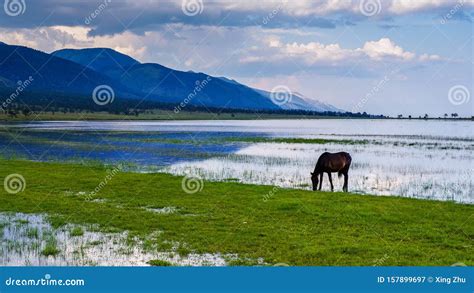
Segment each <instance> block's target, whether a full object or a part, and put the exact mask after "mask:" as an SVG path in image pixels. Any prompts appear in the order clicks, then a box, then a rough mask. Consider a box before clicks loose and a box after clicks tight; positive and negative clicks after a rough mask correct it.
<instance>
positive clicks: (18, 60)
mask: <svg viewBox="0 0 474 293" xmlns="http://www.w3.org/2000/svg"><path fill="white" fill-rule="evenodd" d="M30 76H31V77H32V78H33V80H34V81H33V82H32V83H31V85H29V86H28V88H27V90H29V91H40V92H51V93H73V94H86V95H87V96H88V97H90V96H91V93H92V91H93V90H94V88H95V87H96V86H98V85H101V84H108V85H109V86H111V87H113V88H114V89H116V91H117V92H118V93H121V94H122V95H124V96H125V97H129V96H133V94H131V93H130V90H129V89H127V88H126V87H124V86H123V85H121V84H120V83H117V82H115V81H114V80H113V79H111V78H109V77H107V76H105V75H103V74H100V73H98V72H97V71H95V70H92V69H89V68H86V67H84V66H82V65H80V64H77V63H75V62H72V61H69V60H66V59H63V58H59V57H55V56H53V55H50V54H46V53H44V52H41V51H37V50H33V49H30V48H27V47H22V46H10V45H6V44H5V43H1V44H0V80H1V81H2V82H1V83H0V86H2V84H3V87H13V88H16V87H17V84H18V82H19V81H24V80H27V79H28V78H29V77H30Z"/></svg>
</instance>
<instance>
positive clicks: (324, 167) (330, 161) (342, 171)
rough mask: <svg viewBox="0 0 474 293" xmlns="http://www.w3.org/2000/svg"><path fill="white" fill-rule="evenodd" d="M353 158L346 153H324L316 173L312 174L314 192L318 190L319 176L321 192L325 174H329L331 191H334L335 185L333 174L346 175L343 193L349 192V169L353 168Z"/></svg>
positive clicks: (317, 165) (319, 160) (317, 164)
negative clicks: (333, 183)
mask: <svg viewBox="0 0 474 293" xmlns="http://www.w3.org/2000/svg"><path fill="white" fill-rule="evenodd" d="M351 162H352V158H351V155H349V154H348V153H345V152H340V153H334V154H332V153H328V152H326V153H323V154H322V155H321V156H320V157H319V159H318V162H317V163H316V167H315V168H314V172H312V173H311V181H313V190H314V191H316V190H317V189H318V175H319V181H320V182H319V190H321V187H322V185H323V173H328V176H329V183H331V191H334V185H332V177H331V173H333V172H337V174H338V176H339V177H341V176H342V175H344V187H343V188H342V190H343V191H345V192H347V184H348V181H349V175H348V172H349V168H350V167H351Z"/></svg>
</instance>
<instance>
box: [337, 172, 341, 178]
mask: <svg viewBox="0 0 474 293" xmlns="http://www.w3.org/2000/svg"><path fill="white" fill-rule="evenodd" d="M341 176H342V171H341V170H339V171H338V172H337V177H339V178H341Z"/></svg>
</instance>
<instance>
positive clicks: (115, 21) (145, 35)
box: [0, 0, 474, 116]
mask: <svg viewBox="0 0 474 293" xmlns="http://www.w3.org/2000/svg"><path fill="white" fill-rule="evenodd" d="M3 1H4V7H3V8H4V9H3V10H2V11H0V41H3V42H5V43H8V44H16V45H25V46H28V47H32V48H35V49H39V50H42V51H46V52H52V51H54V50H57V49H62V48H85V47H109V48H113V49H115V50H117V51H120V52H122V53H125V54H128V55H131V56H133V57H134V58H136V59H138V60H139V61H142V62H154V63H160V64H162V65H165V66H168V67H171V68H175V69H179V70H185V71H187V70H192V71H196V72H198V71H200V72H205V73H208V74H211V75H217V76H226V77H230V78H233V79H236V80H237V81H239V82H242V83H246V84H248V85H251V86H255V87H258V88H261V89H266V90H271V89H272V88H274V87H276V86H279V85H284V86H287V87H289V88H290V89H291V90H292V91H294V92H299V93H301V94H304V95H305V96H307V97H310V98H315V99H319V100H321V101H324V102H328V103H331V104H333V105H334V106H336V107H339V108H342V109H346V110H349V111H355V112H363V111H366V112H369V113H377V114H378V113H382V114H388V115H397V114H404V115H408V114H412V115H416V116H418V115H423V114H425V113H427V114H429V115H430V116H440V115H443V114H444V113H453V112H457V113H459V114H461V115H463V116H467V115H469V116H470V115H474V102H473V101H472V100H473V99H474V97H473V95H474V88H473V84H474V77H473V68H474V58H473V55H474V48H473V37H474V32H473V20H474V0H417V1H412V0H386V1H384V0H360V1H359V0H355V1H349V0H328V1H319V0H313V1H300V0H292V1H290V0H288V1H285V0H280V1H252V0H248V1H207V0H202V1H200V0H184V1H156V0H155V1H148V0H100V1H92V0H90V1H84V0H67V1H65V0H63V1H60V0H42V1H33V0H3Z"/></svg>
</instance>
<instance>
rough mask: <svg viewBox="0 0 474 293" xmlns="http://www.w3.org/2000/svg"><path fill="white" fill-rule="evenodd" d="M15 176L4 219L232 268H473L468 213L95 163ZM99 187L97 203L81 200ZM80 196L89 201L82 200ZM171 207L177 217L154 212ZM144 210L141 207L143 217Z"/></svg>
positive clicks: (471, 209) (4, 199)
mask: <svg viewBox="0 0 474 293" xmlns="http://www.w3.org/2000/svg"><path fill="white" fill-rule="evenodd" d="M12 173H18V174H21V175H22V176H23V177H24V178H25V181H26V188H25V190H24V191H23V192H21V193H18V194H8V193H6V191H5V190H4V189H3V188H1V189H0V211H13V212H23V213H47V214H48V215H49V216H50V220H51V222H52V224H53V226H54V227H59V226H61V225H64V224H65V223H77V224H99V225H100V227H101V229H102V230H104V231H125V230H128V231H130V233H132V235H136V236H139V237H145V236H147V235H150V234H152V233H153V232H156V231H163V233H161V234H159V235H157V236H156V237H155V238H153V239H152V241H154V242H155V243H154V244H157V246H158V247H160V249H162V250H167V249H170V247H169V244H168V243H170V241H178V242H179V243H182V244H183V245H182V247H181V248H180V250H181V251H180V253H183V254H186V253H190V252H195V253H207V252H208V253H235V254H238V256H239V260H234V261H232V263H231V264H233V265H253V264H256V263H257V260H258V259H259V258H263V260H264V261H265V262H266V263H268V264H270V265H271V264H277V263H284V264H288V265H324V266H325V265H337V266H343V265H344V266H345V265H368V266H370V265H384V266H386V265H452V264H454V263H458V262H461V263H464V264H466V265H474V246H473V238H474V225H472V223H473V219H474V217H473V215H474V206H472V205H461V204H455V203H452V202H436V201H427V200H415V199H406V198H396V197H376V196H362V195H354V194H343V193H328V192H309V191H303V190H289V189H279V188H276V187H272V186H255V185H244V184H238V183H231V182H225V183H224V182H220V183H219V182H203V188H202V190H201V191H200V192H197V193H194V194H187V193H185V192H184V191H183V189H182V179H183V178H182V177H175V176H171V175H166V174H136V173H126V172H119V173H118V174H116V175H115V176H111V177H112V178H110V180H109V181H108V183H107V184H102V185H101V182H104V180H105V178H106V176H107V175H110V174H112V173H111V172H110V169H109V170H107V168H106V167H104V166H101V165H77V164H62V163H39V162H29V161H23V160H0V178H2V181H3V178H5V177H7V176H8V175H9V174H12ZM98 186H102V188H101V189H100V190H99V191H98V192H97V194H96V195H94V196H93V199H102V200H100V201H92V200H90V199H91V198H90V197H89V196H87V195H89V194H90V192H91V191H93V190H94V189H96V188H97V187H98ZM84 194H86V196H84ZM166 207H173V208H175V209H176V212H175V213H167V214H159V213H154V212H152V211H151V210H150V209H152V208H155V209H157V208H166ZM145 208H147V209H145Z"/></svg>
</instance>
